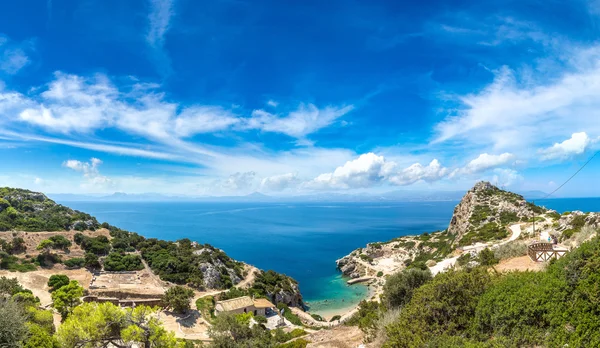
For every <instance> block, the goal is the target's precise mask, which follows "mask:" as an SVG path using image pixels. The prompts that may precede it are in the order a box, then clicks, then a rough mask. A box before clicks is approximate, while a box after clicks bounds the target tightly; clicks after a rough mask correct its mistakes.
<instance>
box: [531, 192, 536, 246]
mask: <svg viewBox="0 0 600 348" xmlns="http://www.w3.org/2000/svg"><path fill="white" fill-rule="evenodd" d="M531 202H532V203H533V205H534V206H535V201H531ZM533 237H534V238H535V208H533Z"/></svg>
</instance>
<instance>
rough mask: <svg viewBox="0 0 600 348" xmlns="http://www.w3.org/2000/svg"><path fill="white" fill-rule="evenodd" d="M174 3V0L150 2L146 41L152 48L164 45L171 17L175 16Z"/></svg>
mask: <svg viewBox="0 0 600 348" xmlns="http://www.w3.org/2000/svg"><path fill="white" fill-rule="evenodd" d="M173 2H174V0H150V14H149V15H148V33H147V34H146V41H148V44H149V45H150V46H152V47H162V46H163V45H164V42H165V34H166V33H167V30H169V24H170V22H171V17H173V14H174V11H173Z"/></svg>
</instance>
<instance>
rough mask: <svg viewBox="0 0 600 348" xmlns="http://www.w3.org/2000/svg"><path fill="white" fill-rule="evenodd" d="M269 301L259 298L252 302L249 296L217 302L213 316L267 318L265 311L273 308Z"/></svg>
mask: <svg viewBox="0 0 600 348" xmlns="http://www.w3.org/2000/svg"><path fill="white" fill-rule="evenodd" d="M274 307H275V305H274V304H273V303H271V301H269V300H267V299H264V298H259V299H255V300H253V299H252V298H250V296H242V297H237V298H232V299H230V300H224V301H217V303H216V304H215V315H219V314H221V313H234V314H240V313H252V314H254V315H261V316H263V317H265V316H267V310H268V309H271V308H274Z"/></svg>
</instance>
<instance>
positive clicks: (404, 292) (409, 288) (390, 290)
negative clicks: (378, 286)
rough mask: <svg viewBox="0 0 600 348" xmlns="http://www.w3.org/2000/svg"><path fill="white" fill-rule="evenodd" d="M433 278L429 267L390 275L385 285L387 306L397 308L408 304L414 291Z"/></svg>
mask: <svg viewBox="0 0 600 348" xmlns="http://www.w3.org/2000/svg"><path fill="white" fill-rule="evenodd" d="M431 278H432V276H431V272H430V271H429V269H427V270H420V269H405V270H403V271H402V272H398V273H395V274H392V275H391V276H389V277H388V279H387V280H386V282H385V285H384V286H383V301H384V302H385V304H386V306H387V308H397V307H402V306H404V305H405V304H407V303H408V302H409V301H410V300H411V298H412V296H413V293H414V291H415V290H416V289H418V288H419V287H421V286H422V285H423V284H425V283H427V282H428V281H430V280H431Z"/></svg>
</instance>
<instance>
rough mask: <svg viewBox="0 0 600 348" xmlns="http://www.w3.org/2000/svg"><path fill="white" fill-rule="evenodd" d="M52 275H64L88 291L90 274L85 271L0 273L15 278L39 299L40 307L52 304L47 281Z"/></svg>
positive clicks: (42, 270)
mask: <svg viewBox="0 0 600 348" xmlns="http://www.w3.org/2000/svg"><path fill="white" fill-rule="evenodd" d="M61 266H62V265H61ZM54 274H64V275H66V276H68V277H69V279H71V280H77V281H78V282H79V284H81V286H83V287H84V288H85V289H89V285H90V281H91V280H92V274H91V273H90V272H89V271H88V270H86V269H73V270H68V269H60V268H58V267H55V268H52V269H39V270H37V271H33V272H26V273H20V272H9V271H5V270H1V271H0V276H5V277H7V278H17V280H18V281H19V283H20V284H21V285H23V287H25V288H27V289H29V290H31V291H32V292H33V294H34V295H35V296H37V297H39V298H40V301H41V304H42V306H45V305H48V304H50V303H51V302H52V299H51V298H50V293H49V292H48V289H49V288H48V279H50V276H52V275H54Z"/></svg>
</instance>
